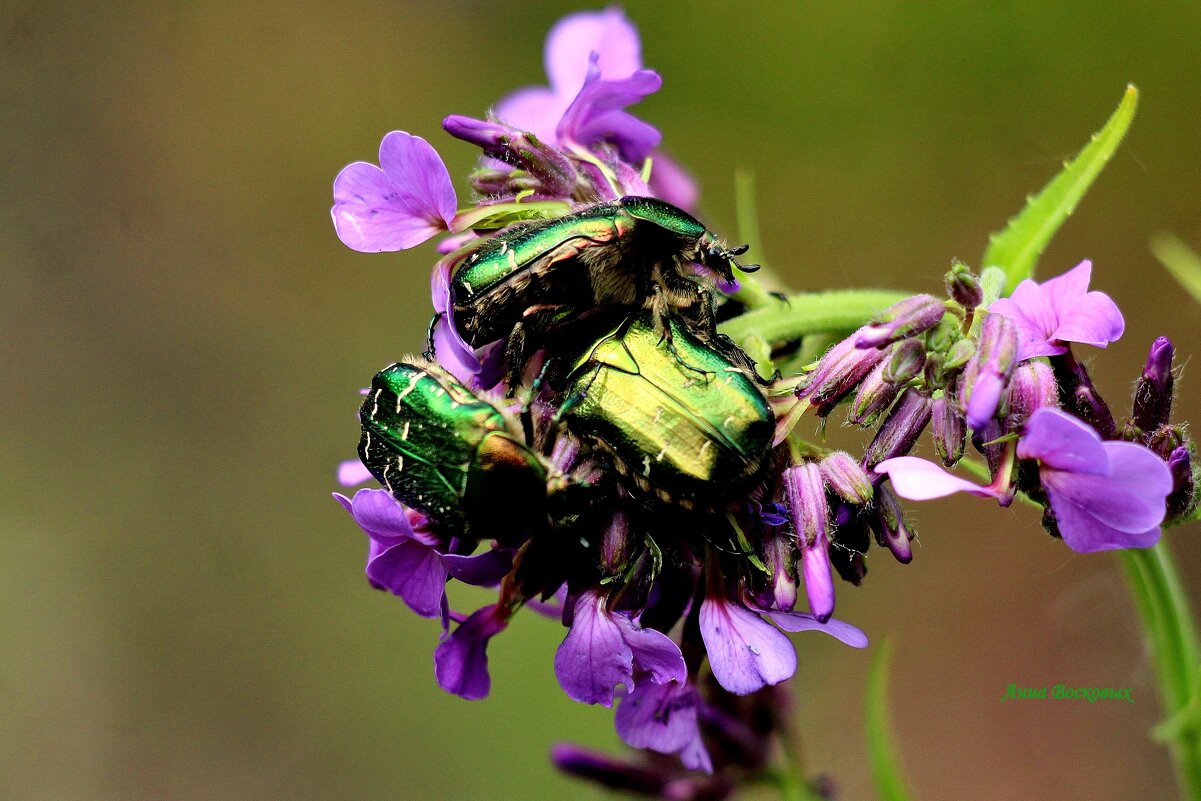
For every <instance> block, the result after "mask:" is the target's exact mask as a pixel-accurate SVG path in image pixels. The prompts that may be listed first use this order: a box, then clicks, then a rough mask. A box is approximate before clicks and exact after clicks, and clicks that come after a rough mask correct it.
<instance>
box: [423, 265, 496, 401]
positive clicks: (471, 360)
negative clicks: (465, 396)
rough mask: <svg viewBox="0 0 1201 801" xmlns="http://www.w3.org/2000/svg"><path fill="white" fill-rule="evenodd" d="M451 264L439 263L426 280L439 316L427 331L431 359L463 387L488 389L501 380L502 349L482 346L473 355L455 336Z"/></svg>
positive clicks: (462, 341) (466, 345) (457, 333)
mask: <svg viewBox="0 0 1201 801" xmlns="http://www.w3.org/2000/svg"><path fill="white" fill-rule="evenodd" d="M454 261H455V258H454V257H453V256H449V257H447V258H443V259H440V260H439V261H438V263H437V264H436V265H435V266H434V271H433V273H432V274H431V276H430V295H431V297H432V299H433V303H434V311H435V312H436V313H437V314H438V315H439V316H438V320H437V322H435V323H434V327H433V329H432V330H431V331H430V340H431V341H432V342H433V345H434V358H435V359H436V360H437V361H438V364H440V365H442V367H444V368H445V369H446V371H447V372H449V373H450V374H451V375H453V376H454V377H455V378H457V379H458V380H459V381H461V382H462V383H463V384H465V385H466V386H468V387H470V388H473V389H489V388H491V387H493V386H495V385H496V383H497V382H498V381H500V379H501V378H502V377H503V372H504V347H503V346H499V345H497V346H492V345H486V346H484V348H482V349H481V350H480V352H478V353H477V352H476V350H475V349H474V348H472V347H471V346H470V345H468V344H467V343H466V341H464V339H463V337H462V335H461V334H459V331H458V329H457V328H456V327H455V322H454V309H453V308H452V306H451V303H450V271H451V267H452V266H453V263H454ZM481 354H483V355H482V356H481Z"/></svg>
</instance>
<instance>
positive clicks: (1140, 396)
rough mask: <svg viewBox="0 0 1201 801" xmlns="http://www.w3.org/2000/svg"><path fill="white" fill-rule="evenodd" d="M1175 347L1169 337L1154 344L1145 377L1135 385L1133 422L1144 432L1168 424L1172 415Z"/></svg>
mask: <svg viewBox="0 0 1201 801" xmlns="http://www.w3.org/2000/svg"><path fill="white" fill-rule="evenodd" d="M1175 350H1176V349H1175V348H1174V347H1172V342H1171V340H1169V339H1168V338H1167V337H1159V338H1158V339H1156V340H1155V342H1154V343H1152V345H1151V352H1150V353H1149V354H1148V355H1147V364H1146V366H1145V367H1143V374H1142V377H1141V378H1139V380H1138V384H1136V385H1135V388H1134V424H1135V425H1136V426H1138V427H1139V428H1140V429H1142V430H1143V431H1144V432H1151V431H1154V430H1155V429H1157V428H1159V427H1160V426H1162V425H1166V424H1167V423H1168V421H1169V420H1170V419H1171V417H1172V389H1173V384H1174V383H1175V379H1174V377H1173V376H1172V357H1173V356H1174V355H1175Z"/></svg>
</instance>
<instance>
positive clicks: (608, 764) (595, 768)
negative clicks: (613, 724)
mask: <svg viewBox="0 0 1201 801" xmlns="http://www.w3.org/2000/svg"><path fill="white" fill-rule="evenodd" d="M550 758H551V761H552V762H554V763H555V767H557V768H558V769H559V770H561V771H563V772H564V773H566V774H568V775H570V776H575V777H576V778H579V779H587V780H589V781H594V782H597V783H598V784H602V785H604V786H605V787H610V788H613V789H614V790H626V791H629V792H631V793H640V794H643V795H649V796H655V797H658V796H660V795H662V792H663V788H664V787H666V786H667V784H668V782H669V781H670V780H671V776H672V774H671V773H670V772H668V771H666V770H662V769H658V768H653V767H643V766H642V765H633V764H630V763H628V762H624V761H622V760H619V759H615V758H614V757H611V756H609V755H607V754H601V753H598V752H596V751H591V750H588V749H585V748H580V747H579V746H576V745H571V744H570V743H559V744H558V745H555V746H554V747H553V748H551V751H550Z"/></svg>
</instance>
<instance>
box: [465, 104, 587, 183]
mask: <svg viewBox="0 0 1201 801" xmlns="http://www.w3.org/2000/svg"><path fill="white" fill-rule="evenodd" d="M442 128H443V130H445V131H446V132H447V133H448V134H450V135H451V136H453V137H455V138H456V139H462V140H463V141H464V142H470V143H471V144H473V145H476V146H478V147H479V148H480V149H481V150H483V151H484V155H486V156H489V157H490V158H494V159H497V160H499V161H503V162H505V163H506V164H511V165H513V166H514V167H518V168H519V169H522V170H525V171H526V172H528V173H529V174H530V175H532V176H534V177H535V178H537V179H538V180H539V181H540V182H541V184H542V192H543V193H544V194H547V195H551V196H554V197H570V196H571V193H572V191H573V190H574V188H575V183H576V172H575V168H574V167H573V166H572V164H571V162H570V161H568V159H567V156H565V155H564V154H563V153H562V152H561V151H559V150H558V149H557V148H555V147H551V146H550V145H548V144H545V143H544V142H542V141H541V140H539V139H538V137H536V136H534V134H532V133H529V132H528V131H521V130H518V129H516V128H512V127H510V126H508V125H505V124H504V123H501V122H495V121H490V120H477V119H474V118H472V117H464V116H462V115H459V114H452V115H450V116H449V117H447V118H446V119H444V120H443V121H442Z"/></svg>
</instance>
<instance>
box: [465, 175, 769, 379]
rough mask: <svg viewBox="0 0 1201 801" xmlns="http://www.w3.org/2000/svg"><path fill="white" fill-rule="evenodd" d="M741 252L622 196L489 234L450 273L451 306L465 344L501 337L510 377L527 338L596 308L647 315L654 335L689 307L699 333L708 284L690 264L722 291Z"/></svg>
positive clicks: (678, 215) (688, 222)
mask: <svg viewBox="0 0 1201 801" xmlns="http://www.w3.org/2000/svg"><path fill="white" fill-rule="evenodd" d="M745 251H746V247H745V246H744V247H741V248H734V249H726V248H725V247H724V246H723V245H722V244H721V243H720V242H719V241H718V240H717V238H716V237H715V236H714V235H713V234H712V233H710V232H709V231H708V230H707V229H706V228H705V226H704V225H702V224H701V223H700V222H699V221H698V220H697V219H696V218H694V217H692V216H691V215H690V214H688V213H687V212H685V211H683V210H682V209H679V208H677V207H675V206H673V205H671V204H670V203H664V202H663V201H662V200H657V199H655V198H649V197H624V198H621V199H619V200H613V201H609V202H607V203H599V204H597V205H595V206H592V207H590V208H587V209H584V210H582V211H579V212H576V213H574V214H569V215H566V216H564V217H559V218H556V219H552V220H543V221H539V222H533V223H521V224H518V225H515V226H512V227H510V228H508V229H505V230H503V231H501V232H500V233H498V234H496V235H495V236H494V237H492V238H491V239H489V240H488V241H487V242H485V243H484V244H483V245H481V246H480V247H479V248H478V249H477V250H475V251H474V252H472V253H471V254H470V255H469V256H467V257H465V258H464V259H463V260H462V261H461V262H459V263H458V264H457V265H455V266H454V267H453V268H452V272H451V276H450V304H449V305H450V308H452V309H453V312H454V324H455V327H456V329H457V330H458V332H459V334H460V335H461V336H462V337H463V340H464V341H465V342H466V343H467V344H468V345H471V346H472V347H481V346H483V345H485V344H487V343H489V342H494V341H496V340H498V339H502V338H504V337H508V338H509V356H510V368H511V369H513V367H514V365H513V364H512V362H513V360H514V359H516V360H517V361H524V358H523V357H524V356H525V355H527V354H528V352H529V350H530V349H531V348H530V346H529V345H527V343H526V340H527V339H529V340H531V341H532V342H534V343H537V342H538V341H539V340H540V339H541V338H542V337H543V336H544V335H545V333H546V330H547V329H548V328H550V327H552V326H554V325H555V324H556V323H559V322H562V321H563V320H565V319H568V318H571V317H574V316H576V315H579V314H581V313H583V312H585V311H587V310H590V309H593V308H596V307H622V308H642V307H648V308H650V309H652V310H653V311H654V312H655V314H656V323H657V324H658V325H659V326H660V329H661V330H663V325H662V322H663V320H664V318H665V317H666V315H667V313H668V312H679V311H681V310H684V309H689V308H691V309H692V310H693V312H694V316H695V317H696V318H697V320H698V322H697V327H698V329H711V328H712V321H711V315H712V299H711V296H710V291H709V287H711V285H712V280H711V279H709V280H708V281H706V279H703V278H702V277H701V276H699V275H698V274H697V272H696V270H695V269H694V268H693V267H692V266H691V265H692V264H693V263H697V264H700V265H702V266H704V267H705V268H708V270H710V271H711V272H712V273H714V274H716V275H717V276H718V277H719V278H720V279H722V280H724V281H726V282H730V281H733V279H734V275H733V270H732V268H733V267H735V266H739V265H738V264H737V262H735V261H734V256H737V255H740V254H741V253H743V252H745ZM752 268H753V265H751V266H748V267H745V268H741V269H744V270H747V269H752Z"/></svg>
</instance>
